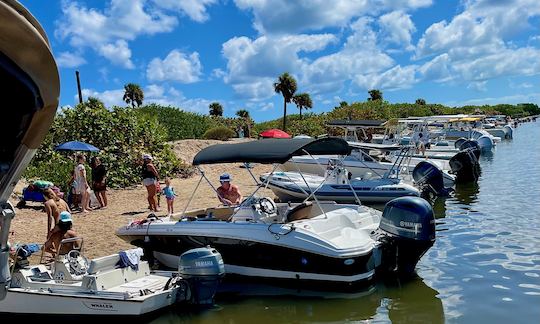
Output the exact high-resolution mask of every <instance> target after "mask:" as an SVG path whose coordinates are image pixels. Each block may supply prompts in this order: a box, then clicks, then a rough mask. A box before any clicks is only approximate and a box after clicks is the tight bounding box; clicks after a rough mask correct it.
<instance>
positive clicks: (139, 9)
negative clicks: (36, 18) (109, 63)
mask: <svg viewBox="0 0 540 324" xmlns="http://www.w3.org/2000/svg"><path fill="white" fill-rule="evenodd" d="M62 13H63V16H62V18H60V20H58V21H57V22H56V25H57V26H56V30H55V35H56V36H57V37H58V38H60V39H62V40H64V39H67V40H68V41H69V43H70V44H71V45H72V46H73V47H77V48H85V47H88V48H92V49H95V50H97V52H98V53H99V54H100V55H102V56H104V57H105V58H107V59H109V60H111V59H112V60H113V63H115V64H120V65H121V66H124V67H128V68H131V67H132V65H133V63H132V62H131V61H130V57H131V51H130V50H129V47H128V43H127V41H131V40H134V39H135V38H137V37H138V36H140V35H153V34H156V33H163V32H170V31H172V30H173V29H174V27H175V26H176V25H177V24H178V20H177V18H176V17H174V16H168V15H165V14H164V13H163V12H161V11H157V10H153V9H152V8H147V7H145V1H144V0H111V2H110V5H108V6H107V7H106V8H105V9H104V10H102V11H100V10H97V9H93V8H87V7H85V6H84V5H83V4H79V3H78V2H73V1H72V2H68V1H63V2H62ZM114 49H118V50H119V51H120V55H122V56H123V58H124V59H126V58H127V59H128V61H127V62H121V61H120V59H116V58H115V55H112V52H114ZM128 54H129V55H128Z"/></svg>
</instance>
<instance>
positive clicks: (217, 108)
mask: <svg viewBox="0 0 540 324" xmlns="http://www.w3.org/2000/svg"><path fill="white" fill-rule="evenodd" d="M208 108H209V109H210V116H216V117H217V116H223V106H222V105H221V104H220V103H219V102H212V103H211V104H210V105H208Z"/></svg>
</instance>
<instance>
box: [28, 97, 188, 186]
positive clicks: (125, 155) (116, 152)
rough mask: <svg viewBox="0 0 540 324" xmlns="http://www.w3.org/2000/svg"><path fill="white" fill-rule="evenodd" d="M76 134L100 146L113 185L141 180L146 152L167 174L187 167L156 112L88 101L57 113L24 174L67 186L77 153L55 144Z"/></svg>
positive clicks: (163, 172)
mask: <svg viewBox="0 0 540 324" xmlns="http://www.w3.org/2000/svg"><path fill="white" fill-rule="evenodd" d="M72 140H78V141H83V142H86V143H89V144H92V145H94V146H96V147H98V148H100V149H101V152H99V153H93V154H97V155H99V156H100V157H101V160H102V162H103V163H104V164H105V165H106V166H107V168H108V170H109V171H108V181H109V185H110V186H112V187H125V186H129V185H132V184H136V183H139V182H140V180H141V179H140V166H139V162H140V158H141V155H142V154H143V153H150V154H152V155H153V156H154V157H155V164H156V166H157V168H158V170H159V172H160V173H161V174H162V175H163V174H169V175H175V174H177V173H178V172H180V170H181V168H182V167H185V165H182V163H181V161H179V160H178V159H177V158H176V156H175V155H174V153H173V152H172V150H171V148H170V146H169V145H167V144H166V140H167V132H166V130H165V129H164V127H163V126H161V125H160V124H159V123H158V120H157V118H155V117H152V116H149V115H146V114H140V113H138V109H134V108H121V107H114V108H113V109H112V110H107V109H105V108H104V107H100V106H99V105H94V104H92V105H90V104H89V102H85V103H83V104H79V105H77V106H76V107H75V108H69V109H63V110H62V111H61V112H60V113H59V114H58V115H57V116H56V118H55V120H54V123H53V126H52V127H51V129H50V131H49V133H48V134H47V137H46V138H45V141H44V142H43V143H42V145H41V147H40V148H39V150H38V152H37V154H36V155H35V157H34V159H33V160H32V163H31V165H30V166H29V167H28V169H27V170H26V173H25V177H26V178H40V179H45V180H49V181H53V182H54V183H55V184H58V185H61V186H62V187H63V189H67V188H66V186H67V181H68V180H69V179H70V178H71V172H72V171H73V167H74V161H73V160H72V158H73V154H70V153H68V152H55V151H54V150H53V148H54V146H56V145H58V144H60V143H63V142H67V141H72ZM87 157H89V156H88V154H87ZM87 160H89V159H87Z"/></svg>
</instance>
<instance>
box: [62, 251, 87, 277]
mask: <svg viewBox="0 0 540 324" xmlns="http://www.w3.org/2000/svg"><path fill="white" fill-rule="evenodd" d="M67 260H68V263H69V268H70V270H71V271H73V273H74V274H75V275H77V276H79V275H82V274H85V273H86V270H88V259H87V258H86V257H85V256H83V255H82V254H81V252H80V251H77V250H71V251H69V252H68V254H67Z"/></svg>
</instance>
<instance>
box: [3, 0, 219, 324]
mask: <svg viewBox="0 0 540 324" xmlns="http://www.w3.org/2000/svg"><path fill="white" fill-rule="evenodd" d="M0 35H2V37H0V81H1V82H0V83H1V84H2V87H3V91H4V92H3V93H4V96H3V98H2V105H3V111H4V112H5V114H4V115H5V116H6V118H8V119H7V120H5V122H4V123H3V125H2V127H1V128H0V138H2V141H0V313H1V315H0V317H1V318H5V317H7V316H10V315H21V314H33V315H45V314H54V315H105V316H107V315H109V316H110V315H140V314H145V313H148V312H152V311H154V310H157V309H160V308H164V307H167V306H169V305H171V304H173V303H176V302H177V300H180V299H190V298H188V297H189V296H185V295H183V294H182V293H184V292H188V291H191V292H192V293H193V295H194V296H197V295H200V293H202V294H203V295H205V296H206V294H207V292H211V291H210V290H209V289H207V290H205V289H198V288H197V287H198V285H197V284H195V285H187V284H186V281H185V280H184V279H186V280H187V279H188V278H191V277H193V275H196V273H197V271H198V270H201V271H202V273H201V274H203V275H204V274H205V271H206V270H208V267H210V264H208V261H209V260H208V259H206V258H203V260H202V261H203V264H202V265H203V267H201V268H200V269H198V268H197V267H196V264H195V267H194V266H193V265H192V266H189V264H190V263H191V261H193V262H196V258H193V257H192V256H191V257H190V255H186V258H187V259H185V260H184V261H185V262H186V263H187V267H183V268H182V271H184V274H186V276H187V277H186V278H184V279H182V278H180V277H178V276H177V277H176V278H173V277H171V275H170V273H168V274H163V273H151V272H150V269H149V267H148V264H147V263H146V262H145V261H141V262H140V263H137V262H136V261H134V262H135V263H136V264H137V267H136V268H137V269H136V270H133V269H131V268H116V263H117V262H118V259H119V256H118V255H113V256H108V257H104V258H98V259H94V260H92V261H90V262H86V259H85V258H84V257H83V256H82V255H81V254H80V251H76V250H73V251H71V252H69V253H68V255H66V256H63V257H59V258H57V259H56V260H55V262H54V263H53V264H52V265H51V267H47V266H45V265H42V264H39V265H35V266H31V265H28V264H27V263H24V262H22V261H24V260H22V259H21V260H19V259H16V260H15V263H14V265H13V267H10V255H11V253H10V252H11V251H10V245H9V243H8V237H9V234H10V227H11V221H12V219H13V217H14V216H15V212H14V208H13V206H12V205H11V204H10V203H9V202H8V198H9V197H10V195H11V193H12V192H13V188H14V186H15V185H16V184H17V182H18V180H19V178H20V176H21V174H22V173H23V171H24V170H25V168H26V166H27V165H28V163H29V162H30V160H31V159H32V156H33V155H34V153H35V152H36V150H37V148H38V147H39V146H40V145H41V143H42V141H43V138H44V137H45V135H46V133H47V131H48V129H49V127H50V125H51V123H52V121H53V119H54V115H55V113H56V109H57V107H58V96H59V93H60V87H59V86H60V81H59V76H58V69H57V67H56V63H55V61H54V58H53V56H52V54H51V50H50V46H49V43H48V40H47V36H46V35H45V33H44V31H43V29H42V27H41V26H40V25H39V23H38V22H37V21H36V19H35V18H34V17H32V15H31V14H30V13H29V12H28V11H27V10H26V9H25V8H24V7H23V6H22V5H20V4H19V3H18V2H16V1H12V0H3V1H0ZM17 255H18V254H17V253H15V257H16V258H17ZM216 260H217V259H216ZM210 263H211V264H212V265H214V266H215V265H217V266H218V269H219V264H217V261H216V262H215V263H214V262H210ZM180 265H182V264H180ZM177 266H178V265H177ZM210 268H212V267H210ZM214 279H216V278H215V277H214ZM184 297H185V298H184ZM197 300H198V299H197Z"/></svg>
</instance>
